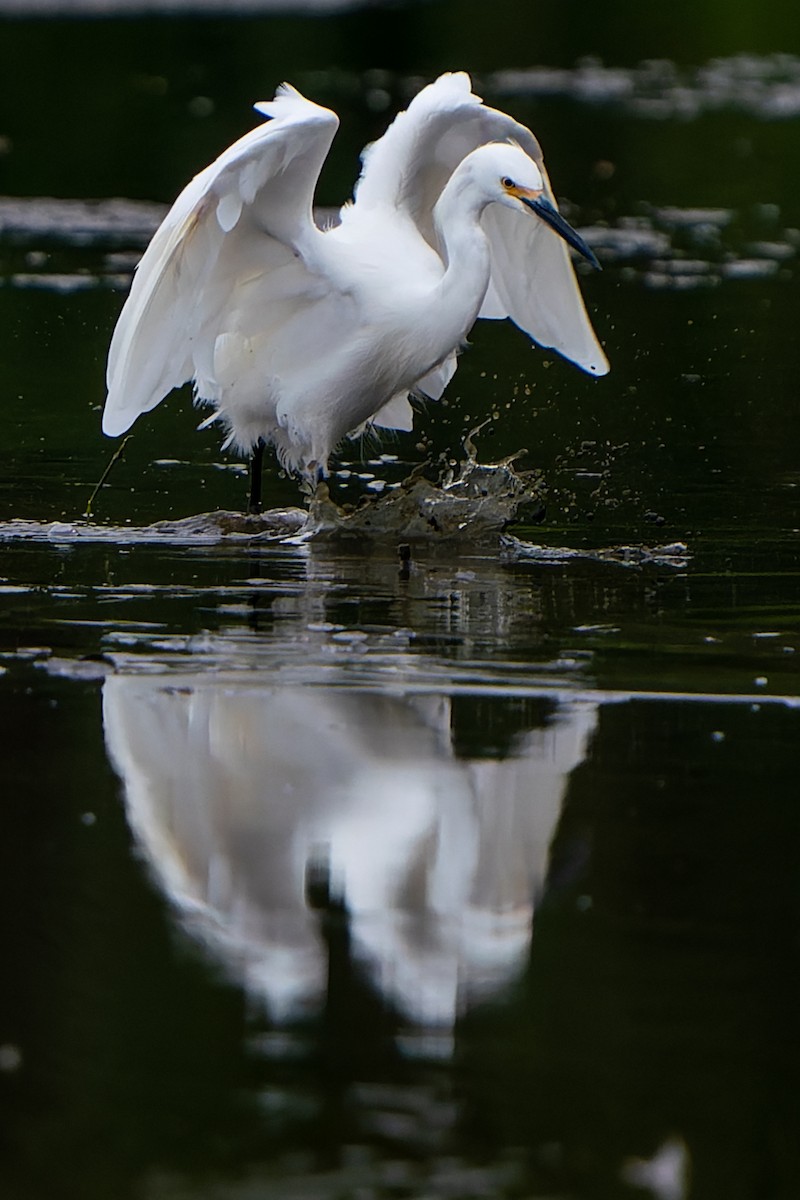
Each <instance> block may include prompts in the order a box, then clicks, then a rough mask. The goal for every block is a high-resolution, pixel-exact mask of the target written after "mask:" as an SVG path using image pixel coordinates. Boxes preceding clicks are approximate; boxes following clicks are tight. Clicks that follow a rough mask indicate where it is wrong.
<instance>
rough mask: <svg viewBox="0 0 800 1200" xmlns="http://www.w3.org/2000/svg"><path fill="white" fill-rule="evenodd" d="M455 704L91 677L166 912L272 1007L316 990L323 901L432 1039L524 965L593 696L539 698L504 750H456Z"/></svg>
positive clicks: (189, 679) (591, 723) (284, 1015)
mask: <svg viewBox="0 0 800 1200" xmlns="http://www.w3.org/2000/svg"><path fill="white" fill-rule="evenodd" d="M455 703H456V701H455V700H454V699H453V698H451V697H448V696H446V695H424V696H420V695H397V696H395V695H392V696H388V695H383V694H374V693H370V692H368V691H357V690H355V689H352V690H347V689H342V688H335V687H312V686H297V685H285V686H279V687H276V686H274V685H273V686H270V685H269V684H267V683H261V682H252V681H248V682H245V683H242V682H240V681H237V680H232V679H231V678H230V676H229V677H227V679H226V680H220V679H219V678H216V679H213V678H210V677H209V676H207V675H206V676H202V675H199V674H198V675H183V676H170V677H168V678H166V677H164V676H163V675H161V676H154V675H124V674H121V675H116V676H112V677H110V678H109V679H107V681H106V684H105V691H104V722H105V736H106V744H107V748H108V751H109V754H110V757H111V759H112V762H113V763H114V766H115V768H116V770H117V772H118V774H119V775H120V777H121V779H122V780H123V782H124V786H125V796H126V803H127V810H128V818H129V822H130V825H131V828H132V830H133V833H134V836H135V837H136V839H137V842H138V845H139V847H140V849H141V850H142V851H143V852H144V854H145V856H146V858H147V860H148V862H149V864H150V866H151V868H152V870H153V872H154V874H155V877H156V879H157V881H158V883H159V885H160V887H161V888H162V890H163V891H164V893H165V894H166V896H167V897H168V898H169V901H170V903H171V905H172V906H173V908H174V910H175V911H176V913H177V914H178V916H179V918H180V920H181V923H182V924H183V925H184V926H185V927H186V928H187V929H188V931H189V933H190V934H191V935H192V936H193V937H195V938H197V939H198V940H200V941H201V942H202V943H203V944H204V945H205V947H206V948H207V950H208V951H209V953H210V954H211V956H212V957H213V958H214V959H215V960H217V961H218V962H219V963H220V964H221V965H222V966H223V967H224V969H225V971H226V972H227V974H229V976H231V977H232V978H233V979H234V980H236V982H237V983H239V984H240V985H241V986H242V987H243V988H244V989H245V991H246V992H247V993H248V995H249V996H251V997H252V998H255V999H256V1000H258V1001H259V1002H260V1003H261V1004H262V1005H263V1006H264V1007H265V1009H266V1011H267V1013H268V1015H269V1017H270V1018H271V1019H272V1020H273V1021H274V1022H276V1023H277V1024H279V1025H280V1024H287V1023H289V1022H292V1021H294V1020H297V1019H300V1018H302V1017H304V1016H309V1015H311V1014H313V1013H314V1012H316V1011H319V1009H320V1008H321V1007H322V1006H323V1005H324V1003H325V993H326V986H327V979H328V961H327V959H328V950H327V947H326V942H325V938H324V936H323V931H322V925H323V923H324V910H325V909H328V910H329V911H330V909H331V906H333V907H334V908H335V909H336V910H337V911H338V912H339V913H340V914H341V915H342V917H343V919H344V920H345V921H346V922H347V927H348V939H349V946H350V952H351V953H352V955H353V958H354V960H355V962H356V964H357V968H358V970H359V971H360V972H361V974H362V976H363V977H364V978H366V979H367V980H368V982H369V985H370V986H371V987H372V988H374V989H375V990H376V991H377V992H378V994H379V995H380V996H381V999H382V1002H383V1003H384V1004H385V1005H386V1006H388V1007H389V1008H390V1009H392V1010H394V1011H395V1012H396V1013H397V1014H398V1015H399V1017H400V1018H401V1020H402V1021H403V1022H405V1023H407V1024H408V1025H410V1026H411V1027H412V1028H414V1029H417V1030H420V1031H430V1032H431V1034H432V1035H436V1036H437V1037H438V1038H439V1044H440V1046H441V1045H444V1046H445V1047H447V1045H448V1039H449V1038H450V1037H451V1034H452V1029H453V1026H454V1023H455V1021H456V1019H457V1017H458V1016H459V1015H460V1014H461V1013H463V1012H464V1010H465V1009H466V1008H467V1007H469V1006H470V1005H471V1004H473V1003H475V1002H478V1001H480V1000H482V999H487V998H488V997H490V996H493V995H496V994H498V993H499V992H501V991H502V989H503V988H504V987H505V986H506V985H508V984H509V983H510V982H511V981H513V980H514V979H515V978H516V976H517V975H518V973H519V972H520V971H521V969H522V968H523V967H524V965H525V963H526V961H527V953H528V947H529V943H530V937H531V927H532V920H533V912H534V906H535V904H536V902H537V900H538V898H539V896H540V894H541V891H542V888H543V886H544V882H545V877H546V873H547V863H548V851H549V846H550V843H551V840H552V838H553V835H554V832H555V828H556V825H557V822H558V819H559V814H560V809H561V804H562V800H563V796H564V793H565V790H566V784H567V777H568V775H569V773H570V772H571V771H572V770H573V769H574V768H575V767H576V766H577V765H578V764H579V763H580V762H581V761H582V760H583V758H584V756H585V754H586V751H587V747H588V743H589V739H590V737H591V734H592V732H593V730H594V727H595V724H596V706H595V705H594V704H592V703H589V702H576V703H571V704H566V705H562V706H561V707H558V708H551V709H550V710H549V711H547V712H544V713H543V712H542V710H541V709H539V710H538V711H539V714H540V718H539V719H541V720H542V723H541V724H539V725H537V724H536V723H535V719H534V721H533V724H532V725H529V727H527V728H523V729H522V730H521V731H519V732H517V733H516V734H514V736H513V739H512V741H511V744H510V745H509V746H508V747H506V748H505V750H504V751H503V752H498V753H497V754H494V755H487V754H486V752H485V750H484V751H483V752H482V751H481V749H480V748H477V747H476V748H475V750H474V757H471V756H470V752H468V753H466V754H465V752H464V746H463V745H462V744H459V745H458V746H456V745H455V744H454V737H453V732H452V730H453V706H454V704H455ZM484 703H489V704H491V703H495V704H500V703H501V701H500V699H499V698H496V697H495V698H491V697H487V698H486V699H485V700H484ZM320 910H323V911H322V912H321V911H320ZM439 1052H442V1051H441V1050H440V1051H439ZM445 1052H446V1050H445Z"/></svg>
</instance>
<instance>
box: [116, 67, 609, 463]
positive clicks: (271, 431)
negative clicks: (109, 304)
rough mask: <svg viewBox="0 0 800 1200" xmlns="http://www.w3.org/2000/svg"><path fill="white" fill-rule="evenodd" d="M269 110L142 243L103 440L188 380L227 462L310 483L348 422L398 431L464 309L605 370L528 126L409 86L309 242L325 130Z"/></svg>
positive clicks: (436, 369) (441, 378)
mask: <svg viewBox="0 0 800 1200" xmlns="http://www.w3.org/2000/svg"><path fill="white" fill-rule="evenodd" d="M256 108H257V110H258V111H259V112H260V113H262V114H263V115H264V116H265V117H267V118H269V119H268V120H267V122H266V123H265V124H263V125H260V126H258V127H257V128H256V129H253V130H252V131H251V132H250V133H248V134H246V135H245V136H244V137H243V138H241V139H240V140H239V141H237V142H235V143H234V144H233V145H232V146H230V147H229V148H228V149H227V150H225V151H224V152H223V153H222V154H221V155H220V157H219V158H218V159H217V160H216V161H215V162H214V163H212V164H211V166H209V167H207V168H206V169H205V170H204V171H202V172H201V173H200V174H199V175H197V176H196V177H195V178H194V179H193V180H192V182H191V183H190V184H189V185H188V186H187V187H186V188H185V189H184V191H183V192H182V193H181V194H180V196H179V197H178V199H177V200H176V201H175V203H174V205H173V206H172V208H171V210H170V212H169V213H168V215H167V217H166V218H165V220H164V222H163V224H162V225H161V227H160V228H159V229H158V231H157V232H156V234H155V236H154V237H153V240H152V242H151V243H150V245H149V246H148V248H147V250H146V252H145V254H144V256H143V258H142V260H141V262H140V264H139V266H138V268H137V271H136V274H135V277H134V281H133V286H132V288H131V292H130V295H129V296H128V299H127V301H126V303H125V306H124V308H123V310H122V313H121V314H120V317H119V321H118V322H117V327H116V329H115V331H114V336H113V339H112V342H111V349H110V352H109V359H108V375H107V382H108V398H107V400H106V406H105V411H104V414H103V429H104V431H105V432H106V433H108V434H111V435H117V434H121V433H123V432H124V431H125V430H127V429H128V428H129V427H130V426H131V425H132V424H133V422H134V421H135V420H136V418H137V417H138V416H139V415H140V413H143V412H147V411H149V410H150V409H151V408H154V407H155V405H157V404H158V403H159V401H161V400H162V399H163V398H164V397H165V396H166V395H167V394H168V393H169V392H170V391H171V390H172V389H173V388H175V387H179V386H180V385H181V384H183V383H185V382H187V381H188V380H193V381H194V386H195V394H196V396H197V398H198V400H200V401H204V402H210V403H212V404H213V405H214V406H215V408H216V415H217V416H218V417H219V418H220V419H221V420H222V421H223V422H224V424H225V427H226V429H227V431H228V444H233V445H235V446H236V447H237V448H238V449H239V450H241V451H242V452H245V453H246V452H248V451H250V450H252V449H253V448H254V447H255V446H256V445H257V444H258V443H259V440H260V439H263V441H264V442H267V443H270V444H272V445H273V446H274V447H275V448H276V450H277V453H278V455H279V457H280V459H281V461H282V462H283V463H284V465H286V466H287V467H288V468H289V469H290V470H293V471H296V472H300V473H303V474H305V475H307V476H308V477H310V478H316V477H318V476H319V475H320V474H324V473H325V472H326V471H327V464H328V458H329V456H330V454H331V453H332V451H333V450H334V449H335V447H336V445H337V444H338V443H339V442H340V441H341V439H342V438H343V437H344V436H345V435H347V434H348V433H352V432H353V431H354V430H356V429H358V428H360V427H361V426H363V425H364V424H365V423H371V424H372V425H376V426H383V427H389V428H396V429H410V428H411V426H412V419H413V414H412V409H411V405H410V403H409V394H413V393H415V392H418V393H422V394H424V395H426V396H429V397H431V398H433V399H438V398H439V397H440V396H441V394H442V392H443V391H444V388H445V387H446V386H447V383H448V382H449V380H450V378H451V377H452V375H453V372H454V371H455V367H456V354H457V353H458V350H459V348H460V346H461V345H462V343H463V341H464V339H465V338H466V335H467V334H468V332H469V330H470V328H471V327H472V325H473V323H474V322H475V320H476V318H478V317H490V318H500V317H506V316H508V317H511V319H512V320H513V321H514V322H515V324H517V325H518V326H519V327H520V328H521V329H523V330H524V331H525V332H526V333H527V334H529V336H530V337H531V338H532V339H533V340H534V341H535V342H537V343H538V344H539V345H540V346H545V347H550V348H552V349H554V350H556V351H557V352H558V353H559V354H561V355H563V356H564V357H565V358H567V359H570V360H571V361H572V362H574V363H576V364H577V365H578V366H579V367H581V368H582V369H583V370H585V371H587V372H589V373H591V374H594V375H604V374H605V373H606V372H607V370H608V363H607V361H606V358H605V355H604V354H603V351H602V349H601V348H600V346H599V344H598V342H597V339H596V337H595V335H594V332H593V330H592V327H591V324H590V322H589V319H588V317H587V314H586V310H585V308H584V305H583V301H582V298H581V294H580V291H579V289H578V285H577V281H576V279H575V275H574V272H573V269H572V264H571V262H570V258H569V252H568V250H567V245H566V243H567V242H569V243H570V244H571V245H572V246H574V247H575V248H576V249H577V250H579V252H580V253H582V254H584V255H585V256H586V257H587V258H589V259H590V260H591V261H594V256H593V255H592V253H591V251H590V250H589V248H588V247H587V246H586V244H585V243H584V242H583V241H582V240H581V239H580V238H579V237H578V235H577V234H576V233H575V232H574V230H572V229H571V228H570V226H568V225H567V223H566V222H565V221H564V220H563V218H562V217H561V216H560V215H559V214H558V212H557V209H556V208H555V201H554V199H553V195H552V191H551V188H550V183H549V180H548V178H547V174H546V172H545V169H544V163H543V160H542V154H541V150H540V149H539V145H538V143H537V141H536V139H535V138H534V136H533V134H531V132H530V131H529V130H528V129H526V128H525V127H524V126H522V125H519V124H518V123H517V122H516V121H514V120H513V119H512V118H511V117H508V116H506V115H505V114H504V113H501V112H498V111H496V110H494V109H491V108H487V107H486V106H485V105H483V104H482V102H481V100H480V99H479V98H478V97H477V96H475V95H473V94H472V92H471V84H470V80H469V77H468V76H467V75H466V74H463V73H459V74H451V75H443V76H441V77H440V78H439V79H438V80H436V82H435V83H433V84H431V85H430V86H428V87H426V88H424V89H423V90H422V91H421V92H420V93H419V94H418V95H417V96H416V97H415V98H414V99H413V100H412V102H411V103H410V105H409V107H408V109H407V111H406V112H403V113H400V114H399V115H398V116H397V117H396V118H395V120H394V121H393V123H392V124H391V125H390V126H389V128H388V130H387V131H386V133H385V134H384V135H383V137H382V138H380V140H379V141H377V142H376V143H374V144H373V145H372V146H371V147H369V148H368V149H367V150H366V151H365V154H364V158H363V169H362V173H361V178H360V179H359V181H358V184H357V186H356V190H355V199H354V201H353V203H351V204H347V205H345V207H344V208H343V209H342V212H341V222H340V224H339V225H337V226H335V227H333V228H330V229H325V230H321V229H319V228H318V227H317V226H316V224H315V223H314V218H313V214H312V203H313V198H314V188H315V186H316V182H317V178H318V175H319V172H320V169H321V167H322V164H323V162H324V159H325V156H326V154H327V152H328V149H329V147H330V144H331V141H332V140H333V136H334V134H335V132H336V129H337V127H338V119H337V117H336V115H335V114H334V113H333V112H330V111H329V110H328V109H325V108H321V107H319V106H318V105H316V104H313V103H311V102H310V101H308V100H306V99H305V98H304V97H303V96H301V95H300V93H299V92H297V91H296V90H295V89H294V88H292V87H290V86H288V85H286V84H284V85H283V86H282V87H280V88H279V89H278V92H277V94H276V96H275V99H274V100H272V101H269V102H265V103H260V104H257V105H256Z"/></svg>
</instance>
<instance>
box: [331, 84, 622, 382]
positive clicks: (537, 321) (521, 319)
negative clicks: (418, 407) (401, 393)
mask: <svg viewBox="0 0 800 1200" xmlns="http://www.w3.org/2000/svg"><path fill="white" fill-rule="evenodd" d="M471 86H472V85H471V82H470V78H469V76H468V75H466V74H465V73H463V72H459V73H457V74H449V75H442V76H440V77H439V79H437V80H436V81H435V82H434V83H432V84H430V85H429V86H428V87H426V88H423V90H422V91H421V92H419V93H418V95H417V96H415V97H414V99H413V100H412V101H411V103H410V104H409V106H408V109H407V110H406V111H405V112H403V113H400V114H399V115H398V116H397V117H396V118H395V120H394V121H393V123H392V124H391V125H390V126H389V128H388V129H387V131H386V133H385V134H384V135H383V137H382V138H380V140H379V141H377V142H375V143H373V145H372V146H369V147H368V148H367V149H366V151H365V152H364V157H363V169H362V173H361V178H360V180H359V182H358V185H357V188H356V193H355V207H356V209H359V208H364V209H369V208H370V207H380V206H382V205H394V206H395V207H397V208H399V209H400V210H401V211H402V212H404V213H406V214H407V215H408V216H409V217H410V218H411V219H412V220H413V221H414V222H415V224H416V225H417V227H418V228H419V230H420V232H421V233H422V235H423V236H424V237H425V239H426V240H427V241H428V242H429V243H430V245H431V246H434V247H436V234H435V232H434V228H433V207H434V205H435V203H436V201H437V200H438V198H439V195H440V193H441V191H442V189H443V187H444V186H445V184H446V183H447V180H448V179H449V178H450V175H451V174H452V172H453V171H454V170H455V168H456V167H457V166H458V164H459V163H460V162H461V160H462V159H463V158H464V157H465V156H466V155H467V154H469V153H471V151H473V150H476V149H477V148H478V146H482V145H484V144H485V143H486V142H503V141H508V140H509V139H510V140H513V141H515V142H517V143H518V144H519V145H520V146H521V147H522V149H523V150H524V151H525V152H526V154H528V155H530V157H531V158H532V159H533V160H534V161H535V162H536V164H537V166H538V167H539V170H540V171H541V173H542V176H543V178H544V181H545V187H546V191H547V196H548V199H549V200H550V201H551V203H552V204H553V205H554V206H555V197H554V196H553V193H552V189H551V187H550V182H549V180H548V177H547V173H546V171H545V169H544V161H543V157H542V151H541V149H540V147H539V143H538V142H537V140H536V138H535V137H534V136H533V134H532V133H531V131H530V130H529V129H526V128H525V126H524V125H520V124H519V123H518V122H517V121H515V120H513V118H512V117H509V116H507V115H506V114H505V113H502V112H499V111H498V110H497V109H493V108H488V107H487V106H486V105H484V104H483V102H482V101H481V100H480V98H479V97H478V96H475V95H473V93H472V91H471ZM515 218H516V214H515V213H513V212H511V211H510V210H508V209H506V208H503V207H502V206H501V205H499V204H491V205H489V207H488V208H487V209H486V211H485V213H484V216H483V227H484V229H485V231H486V234H487V236H488V238H489V243H490V246H491V259H492V275H491V281H490V284H489V290H488V292H487V296H486V301H485V303H484V306H483V308H482V310H481V312H480V314H479V315H480V316H482V317H489V318H502V317H510V318H511V320H512V321H514V323H515V324H516V325H518V326H519V327H520V328H521V329H523V330H524V331H525V332H526V333H527V334H528V335H529V336H530V337H531V338H533V340H534V341H535V342H537V343H538V344H539V345H540V346H544V347H547V348H549V349H553V350H556V351H557V352H558V353H559V354H562V355H563V356H564V358H568V359H570V361H572V362H574V363H575V364H576V365H577V366H579V367H581V368H582V369H583V370H584V371H587V372H589V373H591V374H593V375H605V374H606V372H607V371H608V361H607V360H606V356H605V354H604V353H603V351H602V349H601V347H600V345H599V343H598V341H597V338H596V337H595V334H594V330H593V329H592V326H591V322H590V321H589V317H588V315H587V313H586V309H585V307H584V303H583V298H582V296H581V293H580V289H579V287H578V283H577V279H576V278H575V272H574V270H573V267H572V262H571V260H570V257H569V251H568V249H567V247H566V245H565V243H564V241H563V240H562V239H561V238H560V237H559V236H558V235H557V234H556V233H554V232H553V231H552V230H551V229H549V228H548V227H547V226H546V225H544V224H543V223H542V222H541V221H536V220H529V219H527V218H523V217H520V219H515ZM452 366H453V367H454V364H452ZM421 390H424V388H423V389H421Z"/></svg>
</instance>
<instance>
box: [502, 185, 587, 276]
mask: <svg viewBox="0 0 800 1200" xmlns="http://www.w3.org/2000/svg"><path fill="white" fill-rule="evenodd" d="M520 200H521V201H522V203H523V204H527V206H528V208H530V209H531V210H532V211H533V212H535V213H536V215H537V217H539V218H540V219H541V220H542V221H544V223H545V225H549V226H550V228H551V229H553V230H555V232H556V233H557V234H558V235H559V237H562V238H563V239H564V241H565V242H566V243H567V245H568V246H572V249H573V250H577V251H578V253H579V254H582V255H583V257H584V258H585V259H586V260H587V262H590V263H591V264H592V266H593V267H594V268H595V269H596V270H598V271H601V270H602V267H601V266H600V263H599V262H598V261H597V258H596V256H595V253H594V251H593V250H591V249H590V248H589V246H587V244H586V242H585V241H584V240H583V238H582V237H581V235H580V234H579V233H576V232H575V230H574V229H573V228H572V226H571V225H570V223H569V221H565V220H564V218H563V217H562V215H561V213H560V212H559V211H558V209H557V208H553V206H552V204H551V203H550V201H549V200H547V199H545V197H544V196H540V197H539V199H538V200H528V199H527V197H525V196H520Z"/></svg>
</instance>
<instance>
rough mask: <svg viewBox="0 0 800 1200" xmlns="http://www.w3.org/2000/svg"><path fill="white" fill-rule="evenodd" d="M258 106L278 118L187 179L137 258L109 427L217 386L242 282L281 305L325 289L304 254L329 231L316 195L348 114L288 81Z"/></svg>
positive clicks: (112, 380)
mask: <svg viewBox="0 0 800 1200" xmlns="http://www.w3.org/2000/svg"><path fill="white" fill-rule="evenodd" d="M255 107H256V109H257V110H258V111H259V112H260V113H262V114H263V115H264V116H265V117H268V118H271V119H269V120H268V121H267V122H266V124H263V125H260V126H258V127H257V128H256V129H253V130H251V132H250V133H247V134H245V136H244V137H243V138H240V139H239V141H237V142H235V143H234V144H233V145H232V146H230V147H229V148H228V149H227V150H225V151H224V152H223V153H222V154H221V155H220V157H219V158H218V159H217V160H216V161H215V162H213V163H212V164H211V166H209V167H207V168H206V169H205V170H204V171H201V172H200V174H199V175H197V176H195V178H194V179H193V180H192V181H191V183H190V184H188V186H187V187H186V188H184V190H183V191H182V192H181V194H180V196H179V197H178V199H177V200H176V201H175V203H174V204H173V206H172V208H171V209H170V211H169V213H168V214H167V216H166V218H165V219H164V222H163V223H162V225H161V226H160V227H159V229H158V230H157V232H156V234H155V236H154V237H153V240H152V241H151V243H150V245H149V246H148V248H147V250H146V251H145V253H144V256H143V258H142V260H141V262H140V263H139V266H138V267H137V269H136V273H135V275H134V279H133V285H132V287H131V291H130V294H129V296H128V299H127V300H126V302H125V305H124V307H123V309H122V312H121V314H120V317H119V320H118V322H117V326H116V329H115V330H114V336H113V338H112V341H111V348H110V351H109V356H108V370H107V384H108V397H107V399H106V405H105V410H104V413H103V430H104V432H105V433H108V434H111V435H116V434H120V433H124V431H125V430H126V429H128V428H129V427H130V426H131V425H132V424H133V422H134V421H135V420H136V418H137V417H138V416H139V415H140V414H141V413H143V412H147V411H148V410H149V409H151V408H154V407H155V406H156V405H157V404H158V403H159V401H160V400H162V399H163V398H164V396H166V395H167V394H168V393H169V392H170V391H171V390H172V389H173V388H174V387H179V386H180V385H181V384H183V383H186V382H187V381H188V380H189V379H192V378H194V379H195V380H196V382H197V387H198V391H199V392H200V394H201V395H203V394H207V393H208V392H213V386H214V385H213V362H212V358H213V350H214V345H215V339H216V336H217V334H218V333H219V332H220V331H221V330H222V316H223V314H224V311H225V306H226V304H229V303H230V297H231V295H232V292H233V291H234V290H235V289H237V288H240V287H246V286H247V284H248V283H250V282H251V281H253V280H255V279H258V280H259V289H260V290H259V295H260V297H261V298H262V299H264V300H266V301H267V302H268V303H269V302H271V301H274V302H275V303H276V304H280V303H281V301H284V302H286V301H296V300H297V298H298V297H301V296H302V295H303V294H305V293H306V292H309V293H313V291H314V289H315V286H316V281H315V279H314V277H313V275H312V273H311V272H310V271H309V270H308V268H307V266H306V263H305V254H306V251H307V250H308V249H309V247H310V245H311V243H312V241H313V239H314V237H316V236H318V230H317V229H316V227H315V225H314V220H313V216H312V201H313V195H314V187H315V185H316V182H317V178H318V176H319V172H320V168H321V166H322V163H323V161H324V159H325V156H326V154H327V152H328V149H329V147H330V144H331V141H332V140H333V136H334V134H335V132H336V129H337V127H338V124H339V122H338V118H337V117H336V115H335V113H332V112H330V111H329V110H328V109H325V108H320V107H319V106H318V105H316V104H312V103H311V102H310V101H308V100H306V99H305V98H304V97H303V96H301V95H300V93H299V92H297V91H295V89H294V88H291V87H289V86H288V85H287V84H284V85H282V87H280V88H279V89H278V92H277V93H276V96H275V99H274V100H272V101H266V102H262V103H260V104H257V105H256V106H255Z"/></svg>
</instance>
